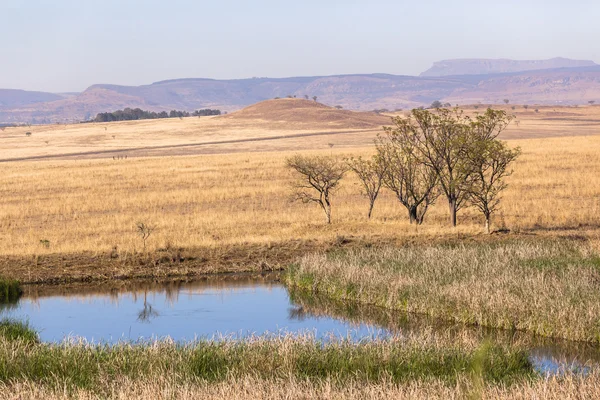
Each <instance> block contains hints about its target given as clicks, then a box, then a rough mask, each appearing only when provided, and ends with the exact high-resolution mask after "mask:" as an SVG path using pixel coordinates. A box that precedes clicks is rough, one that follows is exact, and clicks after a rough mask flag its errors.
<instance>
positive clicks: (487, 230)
mask: <svg viewBox="0 0 600 400" xmlns="http://www.w3.org/2000/svg"><path fill="white" fill-rule="evenodd" d="M490 220H491V215H490V214H485V233H487V234H488V235H489V234H490Z"/></svg>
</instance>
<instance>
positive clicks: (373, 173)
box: [348, 155, 386, 219]
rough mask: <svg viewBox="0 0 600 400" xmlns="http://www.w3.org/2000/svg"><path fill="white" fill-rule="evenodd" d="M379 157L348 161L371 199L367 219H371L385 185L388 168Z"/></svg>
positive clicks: (366, 194)
mask: <svg viewBox="0 0 600 400" xmlns="http://www.w3.org/2000/svg"><path fill="white" fill-rule="evenodd" d="M382 161H383V160H382V159H381V157H379V156H377V155H376V156H373V157H372V158H371V159H370V160H365V159H363V158H362V157H358V158H351V159H349V160H348V166H349V167H350V169H351V170H352V171H353V172H354V173H355V174H356V175H357V176H358V179H359V180H360V182H361V183H362V186H363V189H364V194H365V196H366V197H367V198H368V199H369V212H368V213H367V218H368V219H371V214H372V213H373V206H374V205H375V200H377V196H378V195H379V190H380V189H381V185H382V184H383V177H384V175H385V171H386V167H385V164H384V163H383V162H382Z"/></svg>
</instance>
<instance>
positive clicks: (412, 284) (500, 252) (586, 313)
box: [285, 240, 600, 343]
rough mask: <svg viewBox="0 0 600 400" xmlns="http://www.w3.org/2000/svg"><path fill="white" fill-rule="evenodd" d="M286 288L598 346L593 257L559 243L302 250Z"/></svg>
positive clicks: (598, 275)
mask: <svg viewBox="0 0 600 400" xmlns="http://www.w3.org/2000/svg"><path fill="white" fill-rule="evenodd" d="M285 282H286V284H287V285H288V286H290V287H295V288H297V289H299V290H303V291H308V292H312V293H315V294H319V295H321V296H326V297H330V298H332V299H335V300H338V301H342V302H355V303H363V304H371V305H376V306H378V307H382V308H386V309H389V310H395V311H400V312H409V313H417V314H423V315H428V316H430V317H433V318H436V319H440V320H446V321H451V322H455V323H461V324H467V325H478V326H485V327H491V328H500V329H508V330H522V331H527V332H530V333H533V334H535V335H540V336H548V337H556V338H563V339H568V340H575V341H586V342H593V343H600V327H599V326H598V320H599V319H600V290H599V282H600V256H599V255H598V253H597V252H596V251H595V250H593V249H591V248H589V247H587V246H586V245H585V243H578V242H574V241H564V240H543V241H512V242H511V241H507V242H504V243H484V244H467V245H465V244H460V245H451V246H448V245H431V246H414V247H403V248H392V247H381V248H371V249H347V250H344V249H342V250H340V251H338V252H330V253H321V254H313V255H307V256H305V257H303V258H302V259H301V260H300V261H299V262H298V263H296V264H294V265H293V266H292V267H291V268H290V269H289V271H288V273H287V274H286V275H285Z"/></svg>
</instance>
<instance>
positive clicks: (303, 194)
mask: <svg viewBox="0 0 600 400" xmlns="http://www.w3.org/2000/svg"><path fill="white" fill-rule="evenodd" d="M286 164H287V166H288V167H289V168H291V169H293V170H294V171H296V172H297V173H298V174H299V175H300V179H299V180H298V182H297V183H296V185H295V192H294V196H293V200H300V201H302V202H303V203H311V202H312V203H317V204H318V205H319V206H320V207H321V208H322V209H323V212H324V213H325V220H326V222H327V223H328V224H330V223H331V195H332V193H333V192H334V191H335V189H336V188H337V187H338V185H339V183H340V181H341V179H342V178H343V176H344V174H345V173H346V171H347V168H348V167H347V165H346V164H344V163H342V162H340V161H339V160H337V159H336V158H333V157H324V156H302V155H299V154H297V155H294V156H292V157H290V158H288V159H287V160H286Z"/></svg>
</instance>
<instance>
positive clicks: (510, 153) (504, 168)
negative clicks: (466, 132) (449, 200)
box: [469, 140, 521, 233]
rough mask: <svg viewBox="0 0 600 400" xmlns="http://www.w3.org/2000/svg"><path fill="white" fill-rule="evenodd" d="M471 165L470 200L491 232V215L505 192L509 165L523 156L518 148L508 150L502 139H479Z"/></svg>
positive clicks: (472, 154) (470, 159)
mask: <svg viewBox="0 0 600 400" xmlns="http://www.w3.org/2000/svg"><path fill="white" fill-rule="evenodd" d="M474 150H475V151H473V152H471V153H470V158H469V162H470V163H471V165H472V168H473V171H474V173H473V174H472V175H471V187H470V190H469V199H470V202H471V204H472V205H473V206H474V207H475V208H477V209H478V210H479V211H480V212H481V213H482V214H483V216H484V218H485V231H486V232H487V233H490V224H491V216H492V214H493V213H494V212H495V211H496V210H497V208H498V205H499V204H500V193H501V192H502V191H503V190H504V189H506V186H507V184H506V183H505V181H504V178H506V177H507V176H509V175H510V174H511V173H512V171H511V170H510V169H509V166H510V164H511V163H512V162H513V161H514V160H515V159H516V158H517V157H518V156H519V154H521V150H520V149H519V148H516V149H512V150H511V149H509V148H508V147H507V146H506V144H505V143H503V142H501V141H499V140H478V141H477V142H476V144H475V149H474Z"/></svg>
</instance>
